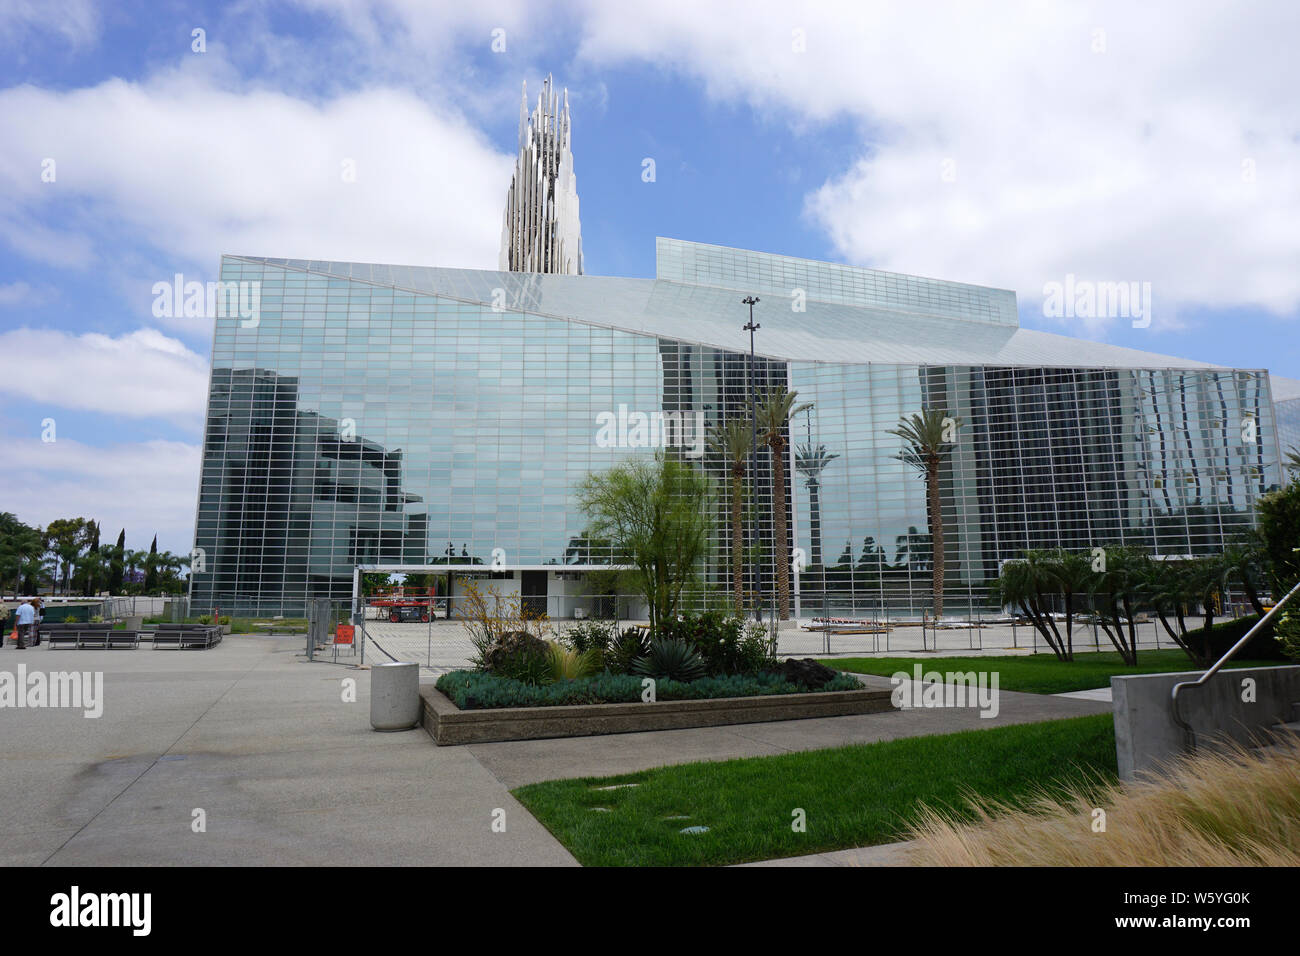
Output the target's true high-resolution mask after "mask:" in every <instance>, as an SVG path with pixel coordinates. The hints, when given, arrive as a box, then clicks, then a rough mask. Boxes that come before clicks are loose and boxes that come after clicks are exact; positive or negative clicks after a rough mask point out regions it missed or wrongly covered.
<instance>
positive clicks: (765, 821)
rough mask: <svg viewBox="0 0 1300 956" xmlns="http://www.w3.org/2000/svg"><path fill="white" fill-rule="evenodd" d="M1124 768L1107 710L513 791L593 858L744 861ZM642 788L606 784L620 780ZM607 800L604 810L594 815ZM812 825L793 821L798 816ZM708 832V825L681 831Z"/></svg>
mask: <svg viewBox="0 0 1300 956" xmlns="http://www.w3.org/2000/svg"><path fill="white" fill-rule="evenodd" d="M1115 775H1116V766H1115V735H1114V731H1113V729H1112V724H1111V717H1110V715H1109V714H1099V715H1095V716H1089V717H1076V718H1072V719H1069V720H1054V721H1047V722H1043V723H1036V724H1025V725H1020V726H1012V727H997V728H993V729H990V730H971V731H965V732H962V733H957V734H944V735H941V736H928V737H908V738H905V739H902V740H891V741H885V742H882V743H874V744H862V745H858V746H853V747H838V748H834V749H831V750H812V751H807V752H804V753H794V754H783V755H781V756H776V757H752V758H747V759H743V760H727V761H722V762H714V763H691V764H682V765H679V766H675V767H661V768H658V769H655V770H647V771H642V772H641V773H634V774H625V775H622V776H617V777H604V778H586V779H581V780H554V781H548V782H546V783H536V784H531V785H529V786H526V787H520V788H519V789H517V790H515V791H514V794H515V796H516V797H518V799H519V801H520V802H521V803H522V804H523V805H524V806H526V807H527V808H528V809H529V810H530V811H531V812H532V814H533V815H534V816H535V817H537V819H538V820H540V821H541V822H542V824H543V825H544V826H546V828H547V829H548V830H550V831H551V832H552V833H553V834H555V836H556V838H557V839H559V841H560V842H561V843H563V844H564V845H565V846H566V847H567V848H568V850H569V852H571V853H572V854H573V855H574V856H575V857H576V858H577V859H578V860H579V861H580V862H581V863H583V864H584V865H586V866H681V865H718V864H727V863H743V862H746V861H749V860H764V859H772V858H776V857H785V856H799V855H801V854H805V853H817V852H821V851H824V850H838V849H845V848H849V847H858V846H870V845H874V844H877V843H890V842H893V841H895V840H897V839H899V838H900V837H901V835H902V833H903V830H904V826H905V824H906V823H907V822H908V821H909V820H910V819H911V818H912V815H913V814H914V813H915V810H916V807H917V805H918V804H919V803H925V804H928V805H930V806H933V807H940V806H942V807H948V808H951V809H954V810H959V811H960V810H963V809H964V800H963V795H964V794H966V793H970V792H973V793H977V794H980V795H981V796H985V797H995V798H1001V799H1005V800H1015V799H1016V798H1018V797H1022V796H1024V795H1027V794H1028V793H1029V792H1030V791H1031V790H1032V789H1033V787H1034V786H1035V785H1036V784H1040V785H1045V786H1049V787H1050V786H1052V785H1053V784H1059V783H1063V782H1065V781H1066V779H1067V778H1068V779H1070V780H1073V781H1075V782H1077V781H1079V780H1081V779H1083V778H1085V777H1086V778H1091V779H1096V778H1098V777H1100V778H1104V779H1106V780H1113V779H1114V777H1115ZM623 783H635V784H637V785H638V786H635V787H621V788H619V789H614V790H600V789H597V788H599V787H608V786H611V785H614V784H623ZM597 807H602V808H605V811H607V812H605V811H601V810H597V809H596V808H597ZM796 808H799V809H802V810H803V811H804V812H805V814H806V820H807V830H806V832H804V833H796V832H794V831H793V830H792V829H791V823H792V821H793V820H794V816H793V815H792V814H793V811H794V810H795V809H796ZM690 826H706V827H708V828H709V831H708V832H707V833H681V832H680V831H681V830H682V828H684V827H690Z"/></svg>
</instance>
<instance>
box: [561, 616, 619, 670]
mask: <svg viewBox="0 0 1300 956" xmlns="http://www.w3.org/2000/svg"><path fill="white" fill-rule="evenodd" d="M618 636H619V635H618V625H617V624H615V623H614V622H613V621H579V622H578V623H577V624H574V625H572V626H571V627H569V628H568V629H567V630H566V631H565V632H564V634H563V635H561V637H560V639H561V641H563V642H564V643H565V644H566V645H568V646H569V647H571V648H573V650H575V651H577V652H578V653H579V654H586V653H588V652H594V654H595V656H596V659H597V664H596V669H597V670H599V669H600V668H601V667H603V666H604V665H605V655H606V654H607V653H608V652H609V649H610V647H611V646H612V645H613V644H614V643H615V642H616V641H617V640H618Z"/></svg>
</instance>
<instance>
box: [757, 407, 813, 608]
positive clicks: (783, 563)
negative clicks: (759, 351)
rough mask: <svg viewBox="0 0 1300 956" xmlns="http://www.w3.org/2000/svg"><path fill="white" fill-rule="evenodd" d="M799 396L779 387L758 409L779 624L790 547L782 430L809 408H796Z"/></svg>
mask: <svg viewBox="0 0 1300 956" xmlns="http://www.w3.org/2000/svg"><path fill="white" fill-rule="evenodd" d="M798 394H799V393H798V392H792V391H789V390H788V389H786V388H785V387H783V386H778V387H776V388H774V389H772V390H771V391H769V392H768V393H767V396H766V397H765V398H764V399H763V401H762V404H760V405H759V406H758V434H759V438H760V440H761V441H762V442H763V444H765V445H767V447H768V448H770V449H771V451H772V533H773V535H774V537H775V539H776V540H775V541H774V542H773V549H772V550H773V555H774V557H775V558H776V602H777V614H778V616H779V617H780V619H781V620H782V621H788V620H790V545H789V542H787V541H786V537H785V536H786V521H785V428H786V425H787V424H789V421H790V419H791V418H793V417H794V416H795V415H798V414H799V413H800V412H804V411H807V410H808V409H809V408H811V407H812V405H811V404H810V403H808V402H804V403H803V404H802V405H796V404H795V398H796V396H797V395H798Z"/></svg>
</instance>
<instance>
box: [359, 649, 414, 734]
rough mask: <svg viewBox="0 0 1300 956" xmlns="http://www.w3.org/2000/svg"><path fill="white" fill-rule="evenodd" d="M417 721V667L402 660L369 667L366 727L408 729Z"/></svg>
mask: <svg viewBox="0 0 1300 956" xmlns="http://www.w3.org/2000/svg"><path fill="white" fill-rule="evenodd" d="M419 722H420V665H419V664H411V663H407V662H405V661H393V662H391V663H388V664H375V665H374V666H373V667H371V668H370V726H371V727H374V728H375V730H410V729H411V728H412V727H414V726H416V725H417V724H418V723H419Z"/></svg>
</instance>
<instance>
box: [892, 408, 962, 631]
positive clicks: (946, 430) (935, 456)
mask: <svg viewBox="0 0 1300 956" xmlns="http://www.w3.org/2000/svg"><path fill="white" fill-rule="evenodd" d="M960 427H961V419H960V418H952V417H949V415H948V413H947V412H945V411H940V410H939V409H935V408H923V409H922V410H921V413H920V414H919V415H918V414H914V415H912V416H911V418H906V417H905V418H902V419H900V420H899V423H898V427H897V428H891V429H890V430H889V434H891V435H897V436H898V437H899V438H901V439H903V441H905V442H906V443H907V447H906V448H904V449H903V450H902V451H901V452H899V453H898V454H897V455H895V456H894V457H896V458H897V459H898V460H899V461H902V462H905V463H906V464H909V465H911V466H912V467H913V468H915V469H916V471H917V473H918V474H920V475H921V476H922V477H923V478H924V479H925V491H926V511H927V512H929V520H930V540H931V542H932V550H933V560H932V563H931V566H930V568H931V570H930V582H931V588H932V590H933V596H934V619H935V621H936V622H937V621H938V620H939V619H940V618H941V617H943V564H944V561H943V559H944V554H943V510H942V502H941V500H940V497H939V466H940V465H941V464H943V460H944V459H945V458H946V457H947V456H948V454H949V453H950V452H951V451H952V448H953V445H955V444H956V434H957V429H958V428H960Z"/></svg>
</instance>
